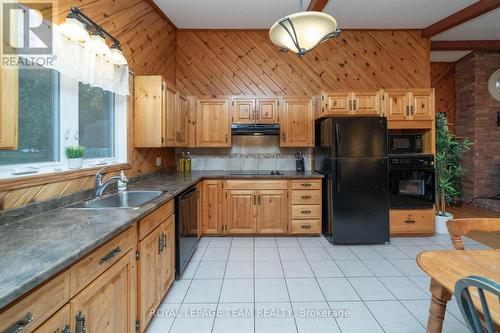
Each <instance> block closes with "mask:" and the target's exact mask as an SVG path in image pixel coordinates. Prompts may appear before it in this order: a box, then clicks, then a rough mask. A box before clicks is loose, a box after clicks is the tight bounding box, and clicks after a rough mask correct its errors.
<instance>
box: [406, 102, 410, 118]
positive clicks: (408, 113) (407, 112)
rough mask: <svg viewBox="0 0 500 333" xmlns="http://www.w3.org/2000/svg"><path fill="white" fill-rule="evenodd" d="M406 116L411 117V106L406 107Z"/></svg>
mask: <svg viewBox="0 0 500 333" xmlns="http://www.w3.org/2000/svg"><path fill="white" fill-rule="evenodd" d="M406 115H407V116H409V115H410V106H409V105H407V106H406Z"/></svg>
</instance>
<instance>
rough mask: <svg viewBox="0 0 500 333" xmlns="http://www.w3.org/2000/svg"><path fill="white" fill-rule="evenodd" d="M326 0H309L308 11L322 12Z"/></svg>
mask: <svg viewBox="0 0 500 333" xmlns="http://www.w3.org/2000/svg"><path fill="white" fill-rule="evenodd" d="M327 3H328V0H311V2H310V3H309V6H308V7H307V10H308V11H314V12H322V11H323V9H325V6H326V4H327Z"/></svg>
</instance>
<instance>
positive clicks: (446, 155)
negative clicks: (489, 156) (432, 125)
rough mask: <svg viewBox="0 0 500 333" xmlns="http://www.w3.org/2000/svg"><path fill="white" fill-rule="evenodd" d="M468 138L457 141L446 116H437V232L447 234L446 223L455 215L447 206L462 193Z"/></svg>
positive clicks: (468, 144) (440, 114) (470, 143)
mask: <svg viewBox="0 0 500 333" xmlns="http://www.w3.org/2000/svg"><path fill="white" fill-rule="evenodd" d="M471 145H472V142H471V141H470V140H469V139H468V138H464V139H461V140H459V139H457V138H456V137H455V135H453V134H452V133H450V131H449V129H448V121H447V119H446V115H444V114H442V113H437V114H436V205H437V210H436V232H437V233H438V234H447V233H448V230H447V228H446V221H448V220H450V219H452V218H453V215H452V214H450V213H447V212H446V205H449V204H452V203H454V202H455V200H456V199H457V197H459V196H460V195H461V194H462V192H461V186H460V181H461V178H462V175H463V174H464V173H465V171H466V170H465V169H464V168H463V167H462V165H460V162H461V159H462V155H463V153H464V152H465V151H466V150H469V149H470V146H471Z"/></svg>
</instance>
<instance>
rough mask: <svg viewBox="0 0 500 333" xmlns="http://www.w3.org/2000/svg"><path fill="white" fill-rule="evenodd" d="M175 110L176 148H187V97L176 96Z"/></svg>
mask: <svg viewBox="0 0 500 333" xmlns="http://www.w3.org/2000/svg"><path fill="white" fill-rule="evenodd" d="M176 97H177V105H176V108H175V143H176V146H177V147H187V146H188V115H189V101H188V99H187V97H185V96H182V95H179V94H177V96H176Z"/></svg>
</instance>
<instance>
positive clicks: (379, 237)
mask: <svg viewBox="0 0 500 333" xmlns="http://www.w3.org/2000/svg"><path fill="white" fill-rule="evenodd" d="M314 155H315V156H314V165H315V167H314V169H315V171H316V172H319V173H321V174H323V175H324V176H325V178H324V183H323V227H322V232H323V234H324V235H325V237H327V238H328V239H329V241H330V242H332V243H335V244H375V243H386V242H389V191H388V185H389V181H388V178H389V168H388V159H387V119H386V118H383V117H346V118H327V119H324V120H322V121H320V122H318V123H317V124H316V147H315V149H314Z"/></svg>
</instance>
